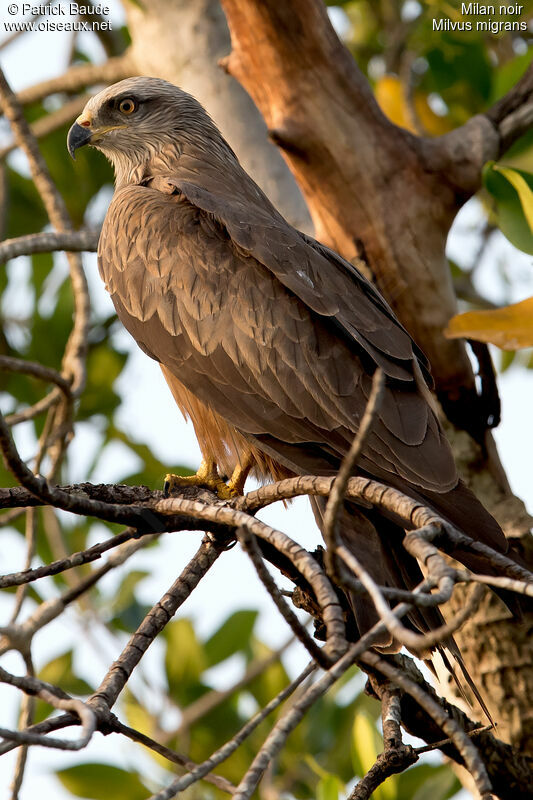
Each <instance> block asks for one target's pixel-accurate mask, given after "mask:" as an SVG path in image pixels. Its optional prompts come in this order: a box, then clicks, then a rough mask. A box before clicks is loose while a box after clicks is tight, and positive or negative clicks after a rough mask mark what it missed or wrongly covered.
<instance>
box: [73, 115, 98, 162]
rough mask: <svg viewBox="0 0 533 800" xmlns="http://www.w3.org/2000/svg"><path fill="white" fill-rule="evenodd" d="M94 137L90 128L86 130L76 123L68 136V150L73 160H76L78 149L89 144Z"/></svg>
mask: <svg viewBox="0 0 533 800" xmlns="http://www.w3.org/2000/svg"><path fill="white" fill-rule="evenodd" d="M92 136H93V131H92V130H91V129H90V128H84V127H82V126H81V125H78V123H77V122H75V123H74V125H73V126H72V127H71V129H70V130H69V132H68V136H67V148H68V151H69V153H70V155H71V156H72V158H74V159H75V158H76V155H75V153H76V150H78V148H80V147H83V146H84V145H86V144H89V142H90V141H91V138H92Z"/></svg>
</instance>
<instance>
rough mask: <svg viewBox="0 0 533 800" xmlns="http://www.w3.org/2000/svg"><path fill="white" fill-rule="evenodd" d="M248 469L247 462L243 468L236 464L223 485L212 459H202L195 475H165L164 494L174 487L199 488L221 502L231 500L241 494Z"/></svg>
mask: <svg viewBox="0 0 533 800" xmlns="http://www.w3.org/2000/svg"><path fill="white" fill-rule="evenodd" d="M250 468H251V463H248V462H247V463H246V464H244V466H241V465H240V464H238V465H237V466H236V467H235V469H234V470H233V475H232V476H231V478H230V480H229V481H228V483H224V481H223V480H222V478H221V477H220V475H219V474H218V469H217V465H216V462H215V461H214V460H213V459H207V458H204V460H203V461H202V463H201V464H200V467H199V469H198V472H197V473H196V475H189V476H187V477H183V476H182V475H173V474H172V473H169V474H168V475H165V485H164V492H165V494H166V495H168V494H169V493H170V492H171V491H172V489H174V488H176V487H180V486H200V487H203V488H204V489H210V490H211V491H212V492H214V493H215V494H216V495H218V497H219V498H220V499H221V500H231V499H232V498H233V497H237V495H239V494H242V493H243V489H244V484H245V481H246V478H247V477H248V473H249V472H250Z"/></svg>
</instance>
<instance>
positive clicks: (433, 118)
mask: <svg viewBox="0 0 533 800" xmlns="http://www.w3.org/2000/svg"><path fill="white" fill-rule="evenodd" d="M375 95H376V100H377V101H378V103H379V105H380V107H381V110H382V111H383V113H384V114H386V115H387V117H388V118H389V119H390V120H391V122H394V124H395V125H398V126H399V127H401V128H406V130H408V131H411V133H416V132H417V131H416V130H415V128H414V125H413V120H412V118H411V115H410V113H409V109H408V107H407V103H406V101H405V94H404V88H403V86H402V82H401V81H400V79H399V78H398V77H397V76H396V75H384V76H383V77H382V78H380V79H379V80H378V81H377V83H376V85H375ZM413 105H414V111H415V113H416V116H417V117H418V120H419V122H420V124H421V125H422V127H423V128H424V131H425V132H426V133H428V134H429V135H431V136H439V135H440V134H442V133H447V131H449V130H450V127H451V126H450V124H449V122H448V120H447V119H446V118H445V117H439V116H438V115H437V114H435V112H434V111H433V110H432V109H431V107H430V105H429V103H428V101H427V97H426V95H425V94H424V93H423V92H420V91H418V92H415V94H414V98H413Z"/></svg>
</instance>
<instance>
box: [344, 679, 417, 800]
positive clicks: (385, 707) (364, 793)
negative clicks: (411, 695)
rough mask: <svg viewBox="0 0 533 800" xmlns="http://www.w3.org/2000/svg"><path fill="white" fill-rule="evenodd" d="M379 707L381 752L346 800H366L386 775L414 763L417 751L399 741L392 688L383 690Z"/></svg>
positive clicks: (397, 711)
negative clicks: (382, 748)
mask: <svg viewBox="0 0 533 800" xmlns="http://www.w3.org/2000/svg"><path fill="white" fill-rule="evenodd" d="M381 706H382V708H381V718H382V720H383V744H384V751H383V753H380V755H379V756H378V758H377V760H376V763H375V764H374V765H373V767H372V768H371V769H370V770H369V771H368V772H367V774H366V775H365V776H364V778H362V780H360V781H359V782H358V783H357V785H356V786H355V788H354V790H353V792H352V793H351V795H350V797H349V798H348V800H368V799H369V798H370V797H371V795H372V793H373V792H375V790H376V789H377V788H378V786H380V785H381V784H382V783H383V781H385V780H386V779H387V778H388V777H390V775H395V774H397V773H398V772H403V771H404V770H405V769H407V767H410V766H411V765H412V764H414V763H415V762H416V761H418V753H417V751H416V750H415V749H414V748H413V747H411V746H410V745H404V743H403V741H402V733H401V729H400V723H401V706H400V698H399V692H398V690H397V689H396V688H395V687H394V686H393V685H392V684H391V685H390V687H389V688H387V689H385V690H384V692H383V696H382V699H381Z"/></svg>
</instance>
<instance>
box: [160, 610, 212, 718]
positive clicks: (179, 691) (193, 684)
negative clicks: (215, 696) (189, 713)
mask: <svg viewBox="0 0 533 800" xmlns="http://www.w3.org/2000/svg"><path fill="white" fill-rule="evenodd" d="M165 638H166V641H167V649H166V654H165V669H166V674H167V681H168V688H169V692H170V694H171V695H172V697H174V698H175V699H176V700H177V702H178V703H179V704H181V705H183V704H185V703H189V702H191V701H192V700H194V699H196V697H198V696H199V695H200V694H201V693H202V691H203V690H202V687H201V683H200V676H201V674H202V672H203V671H204V670H205V669H206V667H207V666H208V664H207V659H206V656H205V653H204V649H203V647H202V645H201V643H200V642H199V641H198V639H197V637H196V633H195V631H194V628H193V625H192V622H191V620H190V619H177V620H174V622H171V623H170V624H169V625H167V627H166V629H165Z"/></svg>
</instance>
